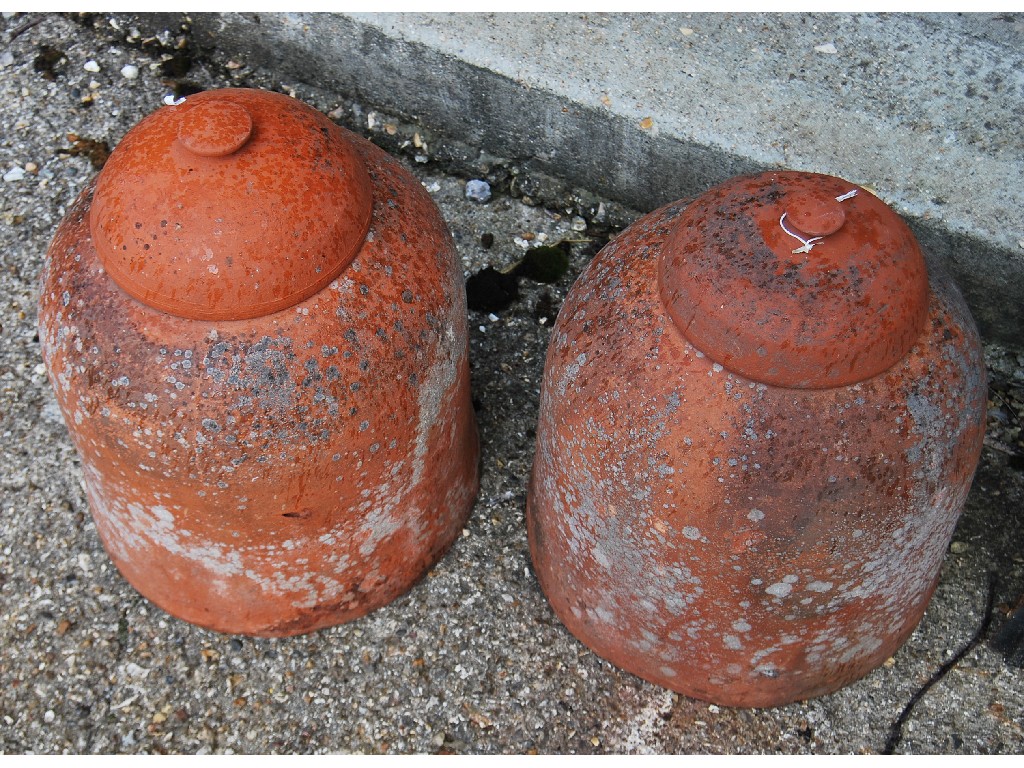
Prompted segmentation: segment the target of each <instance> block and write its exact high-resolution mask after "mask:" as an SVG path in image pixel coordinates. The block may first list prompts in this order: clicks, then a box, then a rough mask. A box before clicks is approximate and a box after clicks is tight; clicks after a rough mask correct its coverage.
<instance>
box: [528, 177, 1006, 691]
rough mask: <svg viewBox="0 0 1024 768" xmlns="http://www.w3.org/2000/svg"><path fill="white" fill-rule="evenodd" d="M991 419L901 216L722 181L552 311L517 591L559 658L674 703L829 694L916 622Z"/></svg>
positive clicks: (849, 199)
mask: <svg viewBox="0 0 1024 768" xmlns="http://www.w3.org/2000/svg"><path fill="white" fill-rule="evenodd" d="M851 191H856V194H854V195H852V196H850V195H849V194H848V193H849V192H851ZM783 214H786V216H785V217H783ZM814 238H820V239H817V240H816V239H814ZM985 404H986V382H985V371H984V367H983V364H982V359H981V350H980V344H979V340H978V336H977V332H976V330H975V327H974V323H973V321H972V319H971V317H970V315H969V313H968V310H967V309H966V306H965V304H964V302H963V300H962V299H961V297H960V295H959V293H958V292H957V290H956V288H955V287H954V286H952V285H951V284H950V283H949V282H948V281H946V280H945V279H944V278H943V277H942V276H940V275H933V276H932V283H931V286H930V287H929V284H928V277H927V275H926V272H925V265H924V261H923V259H922V257H921V254H920V252H919V250H918V247H917V245H916V243H915V241H914V238H913V236H912V235H911V233H910V231H909V230H908V229H907V227H906V225H905V224H904V223H903V221H902V220H901V219H900V218H899V217H898V216H896V214H894V213H892V212H891V211H890V210H889V209H888V208H886V207H885V206H884V205H883V204H882V203H881V202H880V201H878V200H877V199H875V198H874V197H873V196H872V195H871V194H870V193H869V192H867V191H865V190H863V189H859V188H857V187H856V186H855V185H852V184H848V183H846V182H843V181H842V180H839V179H835V178H832V177H826V176H817V175H811V174H799V173H785V172H778V173H770V174H764V175H760V176H755V177H749V178H743V179H735V180H732V181H731V182H727V183H726V184H723V185H721V186H720V187H717V188H715V189H714V190H712V191H710V192H709V193H707V194H705V195H703V196H701V197H700V198H698V199H697V200H696V201H694V202H693V203H690V204H687V203H686V202H679V203H675V204H672V205H668V206H666V207H664V208H661V209H660V210H657V211H655V212H654V213H651V214H649V215H648V216H646V217H644V218H643V219H641V220H639V221H638V222H637V223H636V224H634V225H633V226H632V227H630V228H629V229H628V230H626V231H625V232H623V233H622V234H621V235H620V236H619V237H618V238H616V239H615V240H614V241H613V242H612V243H610V244H609V245H608V246H607V247H606V248H605V249H604V250H603V251H602V252H601V253H599V254H598V255H597V256H596V257H595V259H594V261H593V262H592V263H591V264H590V266H589V267H588V268H587V269H586V270H585V272H584V273H583V274H582V275H581V277H580V278H579V280H578V281H577V283H576V284H575V285H574V287H573V289H572V291H571V292H570V295H569V297H568V298H567V299H566V301H565V304H564V305H563V307H562V309H561V311H560V312H559V315H558V320H557V323H556V325H555V328H554V333H553V336H552V341H551V344H550V347H549V349H548V355H547V361H546V368H545V376H544V385H543V391H542V395H541V405H540V422H539V425H538V430H537V453H536V458H535V461H534V467H533V475H532V479H531V486H530V494H529V498H528V510H527V524H528V529H529V537H530V546H531V551H532V555H533V560H534V565H535V567H536V571H537V575H538V577H539V579H540V582H541V585H542V587H543V589H544V591H545V593H546V595H547V596H548V598H549V599H550V601H551V604H552V606H553V607H554V610H555V612H556V613H557V614H558V616H559V617H560V618H561V619H562V620H563V621H564V622H565V624H566V625H567V626H568V627H569V629H570V630H571V631H572V632H573V633H574V634H575V635H576V636H577V637H578V638H579V639H581V640H582V641H583V642H584V643H586V644H587V645H589V646H590V647H591V648H593V649H594V650H595V651H596V652H597V653H599V654H600V655H601V656H603V657H605V658H606V659H609V660H610V661H612V662H614V663H615V664H617V665H619V666H621V667H623V668H624V669H627V670H629V671H631V672H634V673H635V674H638V675H640V676H641V677H644V678H646V679H648V680H651V681H653V682H655V683H658V684H660V685H663V686H666V687H668V688H671V689H674V690H676V691H679V692H681V693H683V694H685V695H687V696H691V697H695V698H700V699H705V700H708V701H713V702H716V703H719V704H726V705H734V706H773V705H778V704H783V703H786V702H790V701H794V700H798V699H805V698H809V697H812V696H817V695H821V694H824V693H827V692H829V691H833V690H835V689H837V688H839V687H841V686H843V685H844V684H846V683H849V682H851V681H853V680H855V679H857V678H859V677H861V676H862V675H864V674H866V673H867V672H868V671H870V670H871V669H873V668H874V667H875V666H877V665H878V664H880V663H881V662H883V661H884V660H885V659H886V658H888V657H889V656H890V655H891V654H892V653H893V652H894V651H895V649H896V648H897V647H898V646H899V645H900V644H901V643H902V642H903V641H904V640H905V639H906V637H907V636H908V635H909V634H910V632H911V631H912V630H913V629H914V627H915V626H916V624H917V623H918V621H919V620H920V618H921V615H922V613H923V612H924V609H925V607H926V605H927V603H928V600H929V598H930V596H931V594H932V591H933V590H934V588H935V584H936V580H937V578H938V573H939V568H940V565H941V562H942V558H943V556H944V554H945V551H946V547H947V545H948V543H949V540H950V537H951V535H952V532H953V529H954V526H955V525H956V521H957V518H958V517H959V514H960V510H961V507H962V505H963V502H964V499H965V497H966V495H967V491H968V488H969V486H970V483H971V479H972V477H973V474H974V470H975V467H976V464H977V460H978V457H979V453H980V450H981V444H982V436H983V423H984V413H985Z"/></svg>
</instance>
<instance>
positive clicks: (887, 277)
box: [658, 171, 928, 389]
mask: <svg viewBox="0 0 1024 768" xmlns="http://www.w3.org/2000/svg"><path fill="white" fill-rule="evenodd" d="M658 279H659V285H660V290H661V297H662V301H663V302H664V304H665V307H666V309H667V310H668V313H669V315H670V316H671V318H672V320H673V322H674V324H675V325H676V327H677V328H678V329H679V330H680V331H681V332H682V333H683V335H684V336H685V337H686V338H687V340H688V341H689V342H690V343H691V344H692V345H693V346H694V347H696V348H697V349H698V350H700V351H701V352H703V353H704V354H705V355H706V356H707V357H708V358H710V359H711V360H712V361H714V362H716V363H719V364H721V365H722V366H724V367H725V368H728V369H729V370H731V371H733V372H734V373H738V374H740V375H742V376H744V377H746V378H748V379H752V380H754V381H758V382H761V383H765V384H772V385H775V386H782V387H795V388H806V389H823V388H827V387H836V386H844V385H847V384H853V383H855V382H858V381H863V380H864V379H867V378H870V377H871V376H874V375H875V374H878V373H881V372H883V371H885V370H887V369H888V368H889V367H891V366H892V365H893V364H895V363H896V362H897V361H898V360H900V359H901V358H902V357H903V356H904V355H905V354H906V353H907V352H908V351H909V350H910V348H911V347H912V346H913V345H914V343H915V341H916V340H917V338H918V336H919V335H920V333H921V331H922V329H923V328H924V323H925V318H926V315H927V312H928V275H927V272H926V270H925V264H924V258H923V257H922V255H921V251H920V249H919V247H918V245H917V241H916V240H915V239H914V236H913V234H912V233H911V232H910V229H909V228H908V227H907V225H906V224H905V223H904V221H903V220H902V219H901V218H900V217H899V216H898V215H896V214H895V213H894V212H893V211H892V210H890V209H889V207H888V206H886V205H885V204H884V203H883V202H882V201H881V200H879V199H878V198H877V197H875V196H874V195H873V194H871V193H870V192H868V191H866V190H864V189H863V188H861V187H858V186H856V185H854V184H850V183H849V182H846V181H843V180H842V179H838V178H835V177H833V176H823V175H820V174H811V173H797V172H781V171H780V172H774V173H764V174H760V175H757V176H749V177H741V178H737V179H732V180H730V181H728V182H726V183H724V184H722V185H720V186H718V187H715V188H714V189H712V190H710V191H709V192H707V193H705V194H703V195H701V196H700V197H698V198H697V199H696V201H694V202H693V204H691V205H690V206H689V207H688V208H686V209H685V210H684V211H683V212H682V213H681V214H680V216H679V218H678V219H676V221H675V223H674V224H673V230H672V232H671V233H670V234H669V236H668V237H667V238H666V240H665V244H664V246H663V249H662V254H661V260H660V263H659V267H658Z"/></svg>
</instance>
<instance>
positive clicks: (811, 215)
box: [786, 191, 846, 237]
mask: <svg viewBox="0 0 1024 768" xmlns="http://www.w3.org/2000/svg"><path fill="white" fill-rule="evenodd" d="M786 214H787V217H788V221H789V222H790V223H791V224H792V225H793V226H794V227H796V228H797V229H799V230H800V231H801V232H804V233H805V234H808V235H811V236H812V237H826V236H827V235H831V234H833V233H835V232H838V231H839V228H840V227H842V226H843V224H844V223H845V222H846V212H845V211H843V206H842V204H841V203H840V202H839V201H838V200H836V198H835V197H834V196H832V195H830V194H829V193H827V192H821V193H820V194H819V193H818V192H817V191H814V192H810V191H801V192H795V193H793V194H790V195H787V196H786Z"/></svg>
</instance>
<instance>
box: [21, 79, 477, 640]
mask: <svg viewBox="0 0 1024 768" xmlns="http://www.w3.org/2000/svg"><path fill="white" fill-rule="evenodd" d="M466 322H467V321H466V307H465V294H464V290H463V286H462V275H461V270H460V269H459V267H458V263H457V257H456V255H455V251H454V247H453V243H452V240H451V237H450V235H449V232H448V229H447V227H446V226H445V224H444V222H443V221H442V220H441V218H440V215H439V213H438V211H437V209H436V207H435V206H434V204H433V202H432V201H431V200H430V198H429V196H428V195H427V194H426V193H425V192H424V191H423V189H422V186H421V185H420V184H419V183H418V182H417V181H416V180H415V179H414V178H412V177H411V176H410V175H409V174H408V173H407V172H405V171H404V170H403V169H401V168H400V166H399V165H398V164H397V163H396V162H395V161H394V160H392V159H390V158H389V157H388V156H387V155H385V154H384V153H383V152H381V151H380V150H378V149H376V148H375V147H373V146H372V145H371V144H369V143H368V142H366V141H364V140H362V139H360V138H358V137H355V136H354V135H352V134H350V133H348V132H347V131H344V130H343V129H341V128H339V127H337V126H336V125H334V124H333V123H331V122H330V121H329V120H327V118H325V117H324V116H323V115H321V114H320V113H318V112H316V111H315V110H313V109H311V108H310V107H307V106H305V105H304V104H301V103H300V102H298V101H295V100H294V99H290V98H288V97H286V96H282V95H279V94H273V93H266V92H261V91H254V90H238V89H227V90H221V91H212V92H207V93H202V94H199V95H196V96H190V97H189V98H188V99H187V100H186V101H185V102H184V103H181V104H179V105H176V106H167V107H164V108H162V109H160V110H158V111H157V112H156V113H154V114H152V115H150V116H149V117H148V118H146V119H145V120H143V121H142V122H141V123H140V124H139V125H138V126H136V127H135V128H134V129H133V130H132V131H130V132H129V133H128V135H126V136H125V138H124V140H123V141H122V142H121V144H120V145H119V146H118V147H117V149H116V150H115V151H114V152H113V154H112V155H111V156H110V159H109V161H108V162H107V164H106V166H105V167H104V169H103V171H102V173H101V174H100V175H99V178H98V179H97V180H96V181H95V182H94V183H93V184H92V185H90V186H89V187H88V188H87V189H86V190H85V191H84V192H83V193H82V195H81V196H80V197H79V199H78V201H77V202H76V203H75V205H74V206H73V208H72V209H71V210H70V211H69V213H68V215H67V217H66V218H65V220H64V221H63V222H62V224H61V226H60V228H59V229H58V231H57V234H56V236H55V238H54V240H53V243H52V245H51V246H50V250H49V254H48V258H47V263H46V266H45V269H44V272H43V278H42V292H41V298H40V320H39V324H40V339H41V341H42V347H43V355H44V359H45V362H46V365H47V368H48V370H49V374H50V379H51V381H52V383H53V386H54V389H55V391H56V394H57V400H58V403H59V404H60V407H61V410H62V412H63V414H64V418H65V421H66V423H67V425H68V428H69V430H70V432H71V436H72V439H73V440H74V443H75V445H76V447H77V448H78V451H79V453H80V455H81V458H82V468H83V472H84V475H85V483H86V489H87V492H88V498H89V503H90V506H91V508H92V513H93V517H94V519H95V521H96V526H97V529H98V531H99V534H100V538H101V539H102V541H103V544H104V546H105V547H106V549H107V551H108V553H109V554H110V557H111V559H112V560H113V561H114V562H115V564H116V565H117V567H118V568H119V569H120V570H121V572H122V573H123V574H124V576H125V577H126V578H127V579H128V581H130V582H131V583H132V584H133V585H134V586H135V587H136V588H137V589H138V590H139V591H140V592H141V593H142V594H143V595H145V596H146V597H148V598H149V599H150V600H152V601H153V602H155V603H156V604H157V605H159V606H160V607H162V608H164V609H165V610H167V611H168V612H169V613H172V614H174V615H175V616H179V617H181V618H183V619H186V620H188V621H191V622H194V623H196V624H200V625H202V626H205V627H210V628H213V629H216V630H220V631H224V632H237V633H245V634H253V635H289V634H297V633H301V632H308V631H311V630H314V629H317V628H320V627H325V626H329V625H332V624H337V623H340V622H343V621H347V620H349V619H352V618H355V617H357V616H360V615H362V614H365V613H367V612H368V611H370V610H372V609H374V608H376V607H378V606H381V605H384V604H385V603H387V602H389V601H390V600H393V599H394V598H395V597H397V596H398V595H400V594H402V593H403V592H405V591H406V590H408V589H409V588H410V586H411V585H412V584H413V583H414V582H415V581H416V580H417V579H418V578H419V577H420V576H421V575H422V574H423V573H424V572H425V571H426V570H427V569H428V568H430V567H431V566H432V565H433V564H434V563H435V562H436V561H437V560H438V559H439V558H440V557H441V555H442V553H443V552H444V551H445V550H446V549H447V547H448V546H449V545H450V544H451V543H452V541H453V540H454V538H455V537H456V535H457V534H458V533H459V531H460V530H461V528H462V525H463V523H464V521H465V520H466V517H467V515H468V513H469V509H470V506H471V505H472V502H473V499H474V497H475V494H476V490H477V457H478V446H477V437H476V427H475V422H474V416H473V410H472V405H471V401H470V394H469V368H468V361H467V329H466Z"/></svg>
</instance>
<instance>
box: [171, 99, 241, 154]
mask: <svg viewBox="0 0 1024 768" xmlns="http://www.w3.org/2000/svg"><path fill="white" fill-rule="evenodd" d="M250 136H252V115H250V114H249V110H247V109H246V108H245V107H243V106H242V105H241V104H236V103H235V102H231V101H207V102H205V103H203V104H198V105H197V106H195V107H193V108H192V109H190V110H188V111H187V112H185V113H184V114H183V115H182V116H181V122H179V123H178V140H179V141H180V142H181V143H182V144H183V145H184V146H185V148H186V149H187V150H188V151H189V152H191V153H193V154H195V155H199V156H201V157H224V156H225V155H230V154H231V153H232V152H237V151H238V150H239V149H241V148H242V146H243V145H244V144H245V143H246V142H247V141H248V140H249V137H250Z"/></svg>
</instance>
